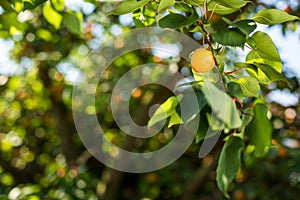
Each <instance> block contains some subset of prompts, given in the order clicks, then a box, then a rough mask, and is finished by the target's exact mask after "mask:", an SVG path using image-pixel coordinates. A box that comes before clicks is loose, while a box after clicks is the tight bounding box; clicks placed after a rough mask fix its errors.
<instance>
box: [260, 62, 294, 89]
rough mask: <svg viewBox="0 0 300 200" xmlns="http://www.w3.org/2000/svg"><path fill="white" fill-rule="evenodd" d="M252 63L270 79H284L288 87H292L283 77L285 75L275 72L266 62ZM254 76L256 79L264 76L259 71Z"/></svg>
mask: <svg viewBox="0 0 300 200" xmlns="http://www.w3.org/2000/svg"><path fill="white" fill-rule="evenodd" d="M254 65H255V66H256V67H257V68H258V69H259V70H261V71H262V72H263V73H264V74H265V76H266V77H267V78H268V79H269V80H270V81H284V82H286V83H287V84H288V87H290V88H291V87H292V86H291V85H290V82H289V81H288V80H287V79H286V78H285V76H284V75H283V74H282V73H279V72H277V71H276V70H275V69H274V68H273V67H271V66H270V65H266V64H262V63H254ZM258 72H260V71H258ZM256 78H257V79H258V80H259V79H261V80H263V78H264V76H262V75H261V74H260V73H257V74H256ZM262 82H263V81H262Z"/></svg>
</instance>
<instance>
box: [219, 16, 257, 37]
mask: <svg viewBox="0 0 300 200" xmlns="http://www.w3.org/2000/svg"><path fill="white" fill-rule="evenodd" d="M222 19H223V20H224V21H225V22H226V23H227V24H229V25H230V26H233V27H235V28H237V29H239V30H240V31H241V32H242V33H244V34H245V35H249V34H250V33H252V32H253V31H254V30H255V29H256V27H257V25H256V23H255V22H254V21H253V20H251V19H243V20H240V21H237V22H232V21H230V20H229V19H227V18H225V17H223V18H222Z"/></svg>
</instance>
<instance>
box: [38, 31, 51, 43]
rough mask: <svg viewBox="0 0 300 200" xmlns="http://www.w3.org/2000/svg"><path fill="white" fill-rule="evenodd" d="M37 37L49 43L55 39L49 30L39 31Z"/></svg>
mask: <svg viewBox="0 0 300 200" xmlns="http://www.w3.org/2000/svg"><path fill="white" fill-rule="evenodd" d="M36 35H37V36H38V38H41V39H43V40H45V41H47V42H49V41H51V40H52V39H53V37H52V34H51V32H50V31H48V30H47V29H38V30H37V31H36Z"/></svg>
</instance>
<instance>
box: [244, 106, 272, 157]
mask: <svg viewBox="0 0 300 200" xmlns="http://www.w3.org/2000/svg"><path fill="white" fill-rule="evenodd" d="M267 112H268V109H267V106H266V105H265V104H263V103H261V102H258V103H256V104H255V105H254V108H253V113H254V119H253V120H252V122H251V123H250V124H249V126H248V127H247V128H246V135H247V136H249V138H250V143H251V144H253V145H254V146H255V149H254V156H256V157H263V156H265V155H266V154H267V153H268V151H269V148H270V145H271V137H272V124H271V122H270V120H269V119H268V118H267Z"/></svg>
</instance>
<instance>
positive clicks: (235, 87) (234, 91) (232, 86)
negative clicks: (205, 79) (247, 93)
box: [227, 82, 244, 99]
mask: <svg viewBox="0 0 300 200" xmlns="http://www.w3.org/2000/svg"><path fill="white" fill-rule="evenodd" d="M227 88H228V92H229V94H230V95H231V96H233V97H237V98H239V99H242V98H243V97H244V95H243V91H242V88H241V86H240V85H239V84H238V83H236V82H229V83H228V84H227Z"/></svg>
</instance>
